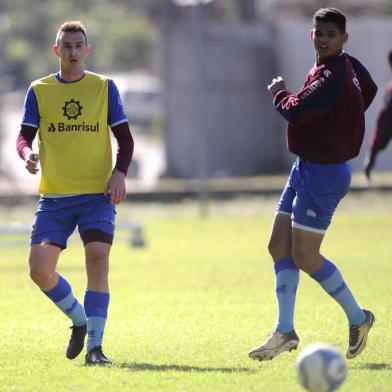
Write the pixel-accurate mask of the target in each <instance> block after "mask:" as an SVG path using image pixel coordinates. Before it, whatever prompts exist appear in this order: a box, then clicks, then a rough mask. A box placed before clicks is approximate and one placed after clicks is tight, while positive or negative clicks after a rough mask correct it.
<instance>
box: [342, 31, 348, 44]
mask: <svg viewBox="0 0 392 392" xmlns="http://www.w3.org/2000/svg"><path fill="white" fill-rule="evenodd" d="M347 41H348V34H347V33H346V32H344V33H343V43H344V44H345V43H346V42H347Z"/></svg>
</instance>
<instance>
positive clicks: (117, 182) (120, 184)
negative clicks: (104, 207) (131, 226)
mask: <svg viewBox="0 0 392 392" xmlns="http://www.w3.org/2000/svg"><path fill="white" fill-rule="evenodd" d="M109 193H110V196H111V202H112V203H113V204H119V203H121V202H122V201H123V200H124V199H125V198H126V196H127V191H126V189H125V173H123V172H121V171H119V170H117V169H114V170H113V174H112V176H111V177H110V180H109V181H108V183H107V185H106V189H105V195H107V194H109Z"/></svg>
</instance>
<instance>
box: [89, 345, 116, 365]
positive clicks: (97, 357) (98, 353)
mask: <svg viewBox="0 0 392 392" xmlns="http://www.w3.org/2000/svg"><path fill="white" fill-rule="evenodd" d="M85 364H86V365H111V364H112V361H111V360H109V359H107V358H106V357H105V354H104V353H103V352H102V346H97V347H94V348H93V349H92V350H90V351H89V352H88V353H87V354H86V361H85Z"/></svg>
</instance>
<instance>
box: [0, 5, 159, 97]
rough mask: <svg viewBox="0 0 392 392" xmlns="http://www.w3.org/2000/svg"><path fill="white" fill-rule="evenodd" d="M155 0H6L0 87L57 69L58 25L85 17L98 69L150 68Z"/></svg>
mask: <svg viewBox="0 0 392 392" xmlns="http://www.w3.org/2000/svg"><path fill="white" fill-rule="evenodd" d="M154 3H157V2H156V1H154V0H134V1H125V0H123V1H120V0H111V1H107V0H83V1H80V0H67V1H58V0H39V1H34V0H31V1H26V0H1V1H0V75H1V79H0V83H1V86H0V89H1V90H2V91H4V90H6V91H7V90H8V91H9V90H12V89H17V88H26V87H27V85H28V83H29V82H30V81H32V80H34V79H37V78H39V77H41V76H44V75H46V74H48V73H51V72H54V71H56V70H57V64H58V62H57V58H56V57H55V55H54V54H53V52H52V44H53V43H54V40H55V37H56V33H57V30H58V28H59V26H60V25H61V24H62V23H63V22H64V21H66V20H81V21H82V22H83V24H84V25H85V27H86V29H87V36H88V40H89V42H90V43H91V44H92V46H93V51H92V53H91V56H90V57H89V59H88V67H89V68H91V69H94V70H95V71H97V72H107V71H111V72H113V71H117V70H129V69H134V68H150V67H151V66H152V62H153V58H152V57H153V49H154V46H155V45H156V42H157V34H158V32H157V28H156V26H155V25H154V23H153V21H152V20H151V19H150V18H149V17H148V15H149V13H150V12H153V11H154V9H153V7H152V4H154Z"/></svg>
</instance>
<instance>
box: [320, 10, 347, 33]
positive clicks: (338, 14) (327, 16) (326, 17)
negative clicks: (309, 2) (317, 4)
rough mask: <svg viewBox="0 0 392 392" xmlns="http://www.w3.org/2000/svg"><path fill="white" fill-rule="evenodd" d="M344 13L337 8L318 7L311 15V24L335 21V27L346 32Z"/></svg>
mask: <svg viewBox="0 0 392 392" xmlns="http://www.w3.org/2000/svg"><path fill="white" fill-rule="evenodd" d="M346 21H347V18H346V15H344V14H343V12H342V11H340V10H338V9H337V8H333V7H329V8H320V9H319V10H317V11H316V12H315V13H314V15H313V24H316V22H331V23H335V24H336V26H337V28H338V29H339V30H340V31H341V32H342V33H345V32H346Z"/></svg>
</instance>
